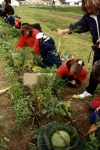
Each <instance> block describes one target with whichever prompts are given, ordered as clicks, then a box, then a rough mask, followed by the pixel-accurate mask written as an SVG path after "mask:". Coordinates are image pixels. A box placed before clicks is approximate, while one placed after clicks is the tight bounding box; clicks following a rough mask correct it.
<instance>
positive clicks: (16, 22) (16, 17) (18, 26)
mask: <svg viewBox="0 0 100 150" xmlns="http://www.w3.org/2000/svg"><path fill="white" fill-rule="evenodd" d="M15 28H17V29H20V28H21V19H20V17H18V16H15Z"/></svg>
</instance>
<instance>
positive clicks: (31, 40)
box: [16, 29, 40, 54]
mask: <svg viewBox="0 0 100 150" xmlns="http://www.w3.org/2000/svg"><path fill="white" fill-rule="evenodd" d="M38 33H39V31H38V30H37V29H32V35H31V36H30V37H27V36H26V35H20V37H19V40H18V43H17V45H16V48H17V49H20V48H24V47H26V46H29V47H31V48H33V52H34V53H35V54H40V47H39V41H38V40H37V39H36V35H37V34H38Z"/></svg>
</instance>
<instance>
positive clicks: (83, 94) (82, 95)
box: [79, 91, 92, 99]
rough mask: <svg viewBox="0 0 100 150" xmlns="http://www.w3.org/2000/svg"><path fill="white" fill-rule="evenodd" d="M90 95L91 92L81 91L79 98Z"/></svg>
mask: <svg viewBox="0 0 100 150" xmlns="http://www.w3.org/2000/svg"><path fill="white" fill-rule="evenodd" d="M89 96H92V94H90V93H88V92H87V91H85V92H83V93H82V94H80V95H79V98H80V99H83V98H85V97H89Z"/></svg>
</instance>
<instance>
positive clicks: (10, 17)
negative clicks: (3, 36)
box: [6, 16, 15, 27]
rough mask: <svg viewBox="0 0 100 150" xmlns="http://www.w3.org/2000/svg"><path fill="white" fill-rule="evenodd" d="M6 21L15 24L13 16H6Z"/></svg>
mask: <svg viewBox="0 0 100 150" xmlns="http://www.w3.org/2000/svg"><path fill="white" fill-rule="evenodd" d="M6 22H7V23H9V24H10V25H11V26H12V27H13V26H14V25H15V19H14V17H13V16H8V17H7V20H6Z"/></svg>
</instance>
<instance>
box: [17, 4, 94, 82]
mask: <svg viewBox="0 0 100 150" xmlns="http://www.w3.org/2000/svg"><path fill="white" fill-rule="evenodd" d="M14 9H15V14H16V15H18V16H20V17H21V21H22V23H24V22H28V23H37V22H38V23H40V25H41V27H42V31H43V32H44V33H45V34H46V35H47V36H51V37H53V38H54V40H55V43H56V47H58V44H59V37H58V35H57V33H56V29H57V28H61V29H65V28H67V27H68V26H69V25H70V24H72V23H74V22H76V21H78V20H79V19H80V18H81V16H82V13H81V11H79V9H78V12H76V11H75V10H76V7H75V9H74V8H73V12H72V9H70V7H69V8H68V7H67V8H65V10H66V11H65V10H64V11H63V10H62V11H61V8H59V9H60V11H59V9H56V11H55V10H52V11H49V9H47V8H42V7H41V8H40V7H39V8H35V7H29V6H26V5H25V6H20V7H14ZM68 9H69V11H68ZM91 45H92V39H91V35H90V33H84V34H76V33H73V34H71V35H69V34H66V35H64V36H63V37H61V46H60V52H61V53H64V54H66V53H69V54H70V55H72V56H74V57H76V58H81V59H83V60H84V62H85V68H86V69H87V70H88V71H89V72H90V70H91V66H92V58H93V52H92V54H91V58H90V62H89V63H88V57H89V53H90V51H91ZM88 75H89V74H88ZM87 79H88V78H87ZM86 84H87V82H86Z"/></svg>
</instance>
